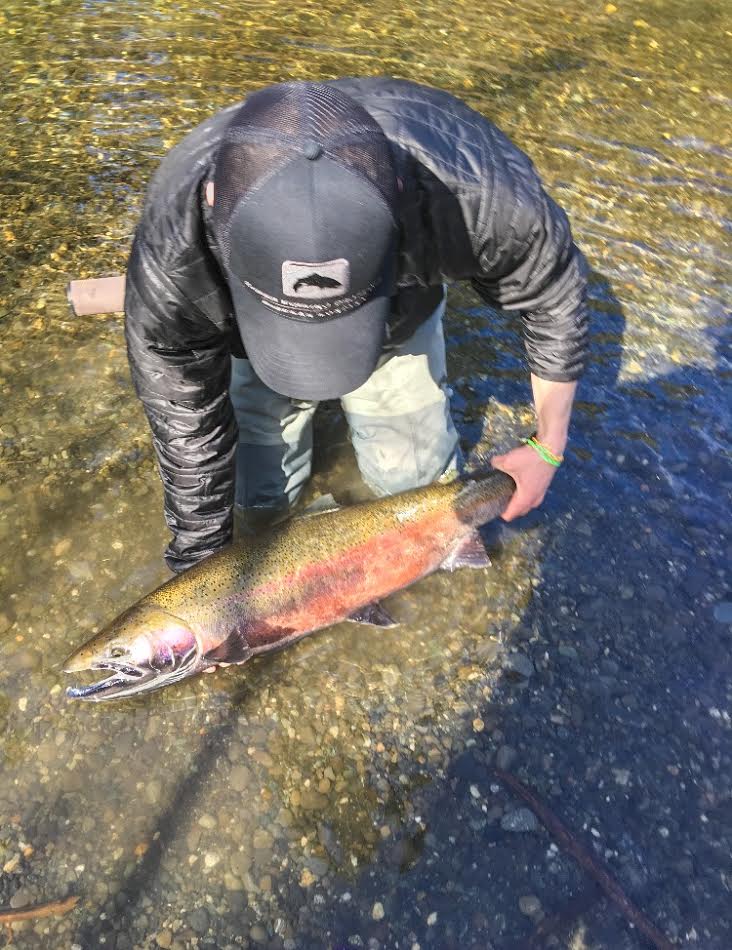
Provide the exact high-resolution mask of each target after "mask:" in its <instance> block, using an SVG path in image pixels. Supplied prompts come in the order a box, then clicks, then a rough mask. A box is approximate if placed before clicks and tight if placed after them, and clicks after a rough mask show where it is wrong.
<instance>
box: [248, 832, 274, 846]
mask: <svg viewBox="0 0 732 950" xmlns="http://www.w3.org/2000/svg"><path fill="white" fill-rule="evenodd" d="M272 841H273V838H272V835H271V834H270V833H269V832H268V831H267V830H266V828H257V830H256V831H255V832H254V838H253V839H252V844H253V845H254V847H255V848H256V849H257V850H261V851H269V849H270V848H271V847H272Z"/></svg>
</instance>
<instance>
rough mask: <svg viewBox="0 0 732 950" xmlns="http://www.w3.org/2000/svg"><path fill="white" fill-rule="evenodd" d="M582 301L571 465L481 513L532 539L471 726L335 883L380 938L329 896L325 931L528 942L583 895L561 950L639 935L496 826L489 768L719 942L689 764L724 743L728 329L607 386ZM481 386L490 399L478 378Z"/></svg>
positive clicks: (718, 806)
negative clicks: (532, 499) (655, 372)
mask: <svg viewBox="0 0 732 950" xmlns="http://www.w3.org/2000/svg"><path fill="white" fill-rule="evenodd" d="M592 304H593V313H592V327H593V332H592V336H593V354H594V360H593V363H592V366H591V368H590V370H589V372H588V374H587V376H586V378H585V380H584V382H583V385H582V390H581V394H580V401H579V406H578V412H577V413H576V419H575V422H574V425H573V432H572V451H571V456H570V458H571V464H569V465H567V466H566V468H565V469H564V470H563V471H562V473H561V477H560V478H559V479H558V480H557V484H556V487H555V488H554V490H553V492H552V494H551V496H550V497H549V498H548V499H547V501H546V503H545V504H544V506H543V507H542V509H541V510H540V511H538V512H535V513H533V514H532V515H531V516H529V517H527V518H526V519H523V522H521V523H519V524H518V525H516V526H510V527H507V528H504V529H503V530H504V533H511V532H514V531H521V530H523V529H525V527H526V526H527V525H528V524H530V523H532V522H533V523H538V524H541V525H543V528H544V533H545V536H546V546H545V549H544V559H543V564H542V576H541V581H540V583H539V584H538V585H537V586H536V587H535V589H534V592H533V597H532V599H531V602H530V604H529V606H528V608H527V610H526V611H525V613H524V615H523V617H522V618H521V621H520V623H519V624H518V625H517V627H516V628H515V629H514V630H513V631H512V633H511V634H510V642H509V643H508V644H506V655H505V657H504V664H503V670H502V672H501V674H500V676H499V678H498V680H497V682H496V686H495V690H494V692H493V696H492V697H491V700H490V702H489V703H487V704H486V705H485V706H484V707H483V708H482V709H481V710H480V718H481V719H482V720H483V722H484V724H485V730H484V731H481V732H479V733H478V734H476V735H475V737H474V742H472V743H469V748H467V750H466V751H464V752H463V753H461V754H460V755H459V756H457V757H456V758H455V759H453V761H452V762H451V763H450V766H449V768H448V770H447V772H446V775H445V778H444V780H442V781H440V782H439V783H438V782H434V783H432V784H431V785H430V786H429V788H427V789H424V790H423V791H422V792H421V793H419V794H418V798H419V799H420V801H418V802H417V803H416V804H415V808H416V809H417V810H418V811H419V812H420V814H421V816H422V821H423V825H424V834H423V836H422V837H421V840H420V842H419V847H418V848H416V849H415V848H414V847H411V848H410V847H405V843H401V844H400V843H399V842H397V844H396V845H395V844H394V843H393V842H389V843H388V844H385V845H384V847H383V849H382V852H381V854H380V855H379V857H378V858H377V859H375V862H374V866H376V867H378V868H379V869H380V870H379V872H377V874H376V875H374V867H373V866H372V867H371V868H369V869H368V870H367V871H366V872H365V873H364V874H363V875H362V876H361V878H360V880H359V882H358V885H356V886H355V887H354V886H353V885H351V888H352V889H353V890H358V891H360V892H361V894H362V898H363V899H362V900H361V904H362V906H371V905H370V903H369V900H368V895H371V896H372V898H373V900H380V901H382V902H383V906H384V909H385V920H394V919H398V920H399V921H400V924H399V930H398V933H395V931H394V929H387V927H386V926H384V925H379V924H374V923H373V922H371V921H369V922H366V921H364V919H363V918H361V919H358V915H357V914H355V913H354V912H352V911H343V910H340V909H338V910H337V911H336V920H335V921H332V922H331V925H332V931H333V932H334V933H336V934H338V935H340V936H341V937H342V938H345V936H346V935H347V934H349V933H353V932H354V931H356V932H358V933H360V934H361V936H362V937H364V938H367V937H376V938H377V939H379V940H385V941H386V945H388V946H391V945H392V944H391V943H390V942H389V937H390V936H392V937H393V936H399V937H401V938H407V937H409V939H412V938H414V939H415V940H416V939H417V937H418V938H419V940H420V941H425V940H426V941H429V943H430V945H435V946H440V947H442V948H458V947H460V948H466V947H474V948H486V947H496V948H505V947H514V946H515V947H518V946H523V947H528V946H529V945H531V946H543V945H544V944H543V943H541V942H537V943H536V944H533V943H532V944H529V943H527V942H526V941H527V940H528V938H529V936H530V934H531V933H532V931H533V930H534V928H535V926H536V925H537V924H538V922H539V920H540V919H541V917H542V915H543V914H547V915H554V914H561V913H562V912H563V911H564V910H565V909H567V908H568V907H570V906H571V902H572V901H573V900H575V898H577V897H578V896H582V895H590V898H589V903H590V904H591V905H592V909H591V910H590V911H589V912H588V913H586V914H582V915H581V916H578V912H577V911H575V912H573V914H572V915H570V917H569V918H568V919H566V920H565V921H564V926H563V927H562V928H561V929H560V931H559V933H558V937H560V938H565V939H566V940H567V943H564V942H562V943H561V945H562V946H565V945H566V946H569V945H570V936H569V935H570V933H571V935H572V938H573V941H574V942H571V946H573V947H574V946H581V947H593V948H608V950H609V948H613V950H615V948H623V947H627V948H639V947H643V946H647V944H646V943H645V942H644V939H643V938H642V937H640V936H639V935H638V933H637V931H633V929H632V928H629V927H628V924H627V921H625V920H624V919H623V917H622V916H621V914H620V913H619V912H618V910H617V909H616V908H615V907H614V905H608V904H607V903H604V902H603V901H602V900H601V899H600V898H599V897H597V896H596V897H595V899H594V902H593V898H592V891H593V884H592V881H591V880H590V879H589V878H588V877H587V876H586V875H585V873H584V872H583V871H582V870H581V869H580V868H579V867H578V866H577V865H576V864H575V863H574V861H573V860H572V859H571V858H570V857H569V856H567V855H566V854H564V853H562V852H561V851H558V850H557V848H556V846H554V847H553V846H552V839H551V836H550V835H548V834H547V833H546V832H545V831H543V830H542V829H541V828H540V827H539V828H537V829H536V833H519V832H517V831H514V830H508V826H510V824H511V821H510V819H508V815H509V814H512V813H513V814H514V815H515V816H517V817H518V815H519V812H517V811H516V809H517V808H519V807H521V806H523V802H521V801H518V800H517V799H516V798H515V797H513V796H512V795H511V793H510V791H508V790H507V789H506V788H504V787H503V786H502V785H501V783H500V782H499V781H497V779H496V776H495V773H494V772H493V768H494V767H495V766H496V765H497V766H498V767H499V768H503V769H507V770H509V771H511V772H512V773H514V774H516V775H518V776H519V777H520V778H521V780H522V781H523V782H524V783H525V784H527V785H528V786H529V787H531V788H533V789H534V790H535V791H536V792H537V794H538V795H539V797H540V798H542V799H543V800H544V801H545V802H546V803H547V804H548V805H549V806H550V808H552V809H553V810H554V811H555V812H556V813H557V814H558V815H560V816H561V817H562V818H563V820H564V821H565V823H566V824H567V825H568V826H569V827H570V828H571V829H572V830H573V832H574V833H575V835H576V837H577V839H578V840H579V841H581V842H582V844H583V845H584V847H585V848H586V849H587V850H588V851H590V852H591V853H592V854H593V855H594V857H595V858H596V859H597V860H598V861H599V862H600V863H602V864H605V865H606V866H607V867H608V869H609V870H610V872H611V874H612V875H613V876H614V877H615V878H616V879H617V880H618V881H619V882H620V884H621V886H622V887H623V889H624V890H625V891H626V893H627V894H628V896H629V897H630V898H632V899H633V900H635V901H636V902H637V903H638V904H639V905H640V906H641V907H642V908H643V909H644V910H645V912H646V913H647V915H648V916H649V917H650V918H651V920H653V921H654V922H655V923H656V924H657V926H658V927H660V929H661V930H663V931H665V932H666V933H667V934H668V935H669V937H670V938H672V939H674V940H676V939H683V938H684V937H689V935H691V939H694V940H696V939H698V940H701V941H702V944H703V945H704V946H705V947H719V948H721V947H724V946H728V945H729V942H730V933H729V931H728V930H723V928H724V927H725V926H728V924H725V923H724V922H722V921H720V920H719V918H718V916H717V914H716V912H715V908H719V907H721V906H723V903H724V901H725V900H726V899H727V895H726V886H725V880H726V879H727V876H728V875H729V874H730V871H732V863H731V862H730V857H729V852H728V850H726V845H725V844H724V841H725V838H726V835H727V834H728V831H729V824H728V810H727V807H726V800H727V797H728V796H727V792H726V791H725V781H726V779H724V778H723V777H722V776H721V775H719V777H718V779H717V780H714V779H711V780H710V779H709V778H708V777H706V778H702V776H709V774H710V770H711V772H714V771H715V770H716V769H717V768H718V766H719V761H720V756H721V755H722V753H723V751H724V744H725V741H726V739H725V725H726V723H725V721H724V717H723V715H722V714H721V713H720V712H719V710H720V709H723V708H724V705H725V702H726V693H727V690H728V688H729V685H728V684H729V677H730V672H731V671H732V663H731V661H730V659H729V647H730V645H731V644H730V638H729V632H728V628H725V626H723V625H722V624H721V623H715V622H714V620H713V608H714V603H715V602H718V601H720V600H724V599H725V598H726V599H729V592H730V577H729V574H728V573H725V565H726V564H728V560H727V558H728V556H729V529H728V522H729V519H728V513H729V509H728V507H727V506H728V505H729V493H730V490H731V489H732V465H731V464H730V461H729V455H728V454H727V457H726V458H725V456H724V452H725V451H726V452H727V453H729V442H728V439H727V429H728V426H729V421H730V420H729V419H724V418H720V417H719V415H718V413H719V407H720V406H721V405H723V402H722V393H723V391H724V388H725V386H728V385H729V379H730V370H729V356H730V348H729V343H730V341H729V338H728V337H727V338H725V337H723V336H722V330H721V329H720V330H719V331H718V337H717V340H716V343H717V347H716V350H717V359H718V365H717V367H716V368H715V369H714V370H708V369H699V368H695V367H684V368H681V369H679V370H678V371H677V372H673V373H670V374H666V375H663V376H660V377H658V378H655V379H651V380H647V381H639V382H637V383H635V384H633V383H629V382H626V381H620V378H619V370H620V365H621V357H622V336H623V327H624V318H623V314H622V310H621V308H620V306H619V304H618V302H617V300H616V299H615V298H614V296H613V293H612V289H611V287H610V285H609V283H608V282H607V281H606V280H605V279H604V278H602V277H601V275H598V274H594V275H593V286H592ZM715 332H716V331H715ZM727 332H728V331H727ZM725 366H726V369H725ZM494 392H495V394H496V395H497V396H498V398H500V399H501V400H502V401H503V400H506V401H508V400H510V398H511V397H512V391H511V390H506V388H505V387H502V386H501V383H500V381H498V382H497V384H496V385H495V386H494ZM725 512H726V516H725ZM725 544H726V545H727V549H726V552H725V547H724V546H725ZM725 585H727V586H725ZM516 658H518V660H517V659H516ZM715 763H717V764H716V765H715ZM522 820H529V822H530V824H531V825H533V824H534V823H533V822H531V820H530V816H529V818H528V819H526V815H523V817H522ZM518 823H520V822H518ZM700 829H704V835H703V840H702V837H701V835H700ZM725 829H726V830H725ZM400 855H401V856H402V858H403V857H404V856H405V855H411V857H410V858H408V859H407V860H406V861H405V860H401V861H400V857H399V856H400ZM384 868H389V869H390V870H388V871H384V870H383V869H384ZM383 895H387V896H386V898H384V896H383ZM519 899H521V907H520V905H519ZM340 945H342V946H344V947H345V946H347V945H349V944H348V943H347V942H346V941H345V939H342V941H341V944H340ZM406 945H410V944H409V940H407V944H406Z"/></svg>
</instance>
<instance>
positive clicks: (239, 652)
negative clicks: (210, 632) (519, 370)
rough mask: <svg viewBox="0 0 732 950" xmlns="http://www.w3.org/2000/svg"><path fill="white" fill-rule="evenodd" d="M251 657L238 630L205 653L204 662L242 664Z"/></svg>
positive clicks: (248, 648) (244, 638) (247, 646)
mask: <svg viewBox="0 0 732 950" xmlns="http://www.w3.org/2000/svg"><path fill="white" fill-rule="evenodd" d="M251 655H252V648H251V647H250V646H249V643H248V642H247V639H246V637H245V636H244V635H243V634H241V633H239V631H238V630H232V631H231V633H229V634H228V635H227V637H226V639H224V640H222V641H221V643H219V644H218V645H217V646H215V647H213V649H211V650H209V651H208V652H207V653H206V660H208V661H209V662H210V663H216V664H221V665H223V664H224V663H226V664H227V665H228V664H230V663H244V662H245V661H246V660H248V659H249V657H250V656H251Z"/></svg>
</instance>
